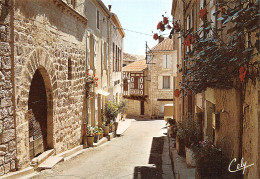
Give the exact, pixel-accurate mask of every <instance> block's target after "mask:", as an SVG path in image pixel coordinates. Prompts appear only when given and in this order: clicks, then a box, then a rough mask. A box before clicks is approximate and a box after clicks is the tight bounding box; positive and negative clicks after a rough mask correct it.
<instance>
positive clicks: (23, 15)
mask: <svg viewBox="0 0 260 179" xmlns="http://www.w3.org/2000/svg"><path fill="white" fill-rule="evenodd" d="M0 6H1V17H0V31H1V46H0V58H1V60H0V101H1V104H0V111H1V115H0V130H1V134H0V154H1V155H0V175H3V174H6V173H9V172H10V171H16V170H20V169H22V168H25V167H28V166H29V165H30V162H31V161H32V159H33V158H34V157H35V156H38V155H39V154H41V153H43V152H45V151H47V150H50V149H53V151H54V154H59V153H61V152H63V151H67V150H69V149H72V148H74V147H76V146H79V145H80V144H82V142H83V140H82V139H83V126H84V123H86V122H88V123H89V124H91V125H93V126H96V125H100V123H101V121H100V119H101V115H102V113H101V112H102V105H103V104H104V102H105V97H104V98H103V96H107V95H108V93H107V92H108V91H109V89H110V85H111V84H112V82H111V81H113V82H114V81H118V78H117V75H114V76H113V73H114V71H113V70H112V64H113V63H112V60H113V58H112V57H111V54H112V52H110V51H111V49H112V45H111V43H112V42H116V43H117V44H116V47H117V52H116V54H117V68H118V69H117V73H118V75H121V72H120V70H121V68H120V67H121V64H122V62H121V61H120V60H122V58H121V56H122V51H123V36H124V33H123V31H122V30H121V29H120V28H121V26H120V22H119V20H118V18H115V17H116V15H115V14H113V13H111V12H110V11H109V9H107V8H106V7H105V6H104V4H103V3H102V1H100V0H96V1H90V0H89V1H87V0H70V1H68V0H50V1H49V0H46V1H17V0H6V1H3V2H2V3H0ZM113 18H114V19H113ZM112 24H113V25H115V26H116V27H117V28H113V29H112V27H113V25H112ZM112 30H113V33H112ZM115 34H116V35H115ZM113 38H115V39H113ZM110 68H111V69H110ZM86 73H92V74H95V75H96V76H97V77H98V78H99V80H98V86H97V87H95V89H94V91H93V92H94V98H93V99H91V100H90V99H88V98H87V96H86V94H87V88H86V85H87V84H86ZM118 83H120V81H119V82H118ZM120 87H121V86H120V84H117V86H115V85H114V84H113V85H112V89H115V90H113V93H111V94H112V95H114V96H115V97H116V94H117V96H120V92H121V88H120Z"/></svg>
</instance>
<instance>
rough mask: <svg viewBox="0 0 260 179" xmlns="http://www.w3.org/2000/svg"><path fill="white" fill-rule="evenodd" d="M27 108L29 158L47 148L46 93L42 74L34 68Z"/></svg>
mask: <svg viewBox="0 0 260 179" xmlns="http://www.w3.org/2000/svg"><path fill="white" fill-rule="evenodd" d="M28 109H29V111H31V113H32V116H31V117H30V119H29V121H28V123H29V151H30V159H32V158H34V157H35V156H37V155H39V154H41V153H43V152H44V151H46V150H47V149H48V145H47V95H46V88H45V83H44V79H43V76H42V74H41V72H40V71H39V69H38V70H36V72H35V74H34V76H33V79H32V82H31V87H30V92H29V101H28Z"/></svg>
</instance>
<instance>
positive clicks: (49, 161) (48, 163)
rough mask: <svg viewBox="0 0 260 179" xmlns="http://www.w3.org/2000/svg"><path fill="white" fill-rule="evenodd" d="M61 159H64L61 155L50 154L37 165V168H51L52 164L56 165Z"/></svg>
mask: <svg viewBox="0 0 260 179" xmlns="http://www.w3.org/2000/svg"><path fill="white" fill-rule="evenodd" d="M63 160H64V158H63V157H59V156H50V157H49V158H48V159H47V160H45V161H44V162H43V163H42V164H40V165H39V166H38V170H43V169H51V168H52V167H53V166H54V165H56V164H57V163H59V162H61V161H63Z"/></svg>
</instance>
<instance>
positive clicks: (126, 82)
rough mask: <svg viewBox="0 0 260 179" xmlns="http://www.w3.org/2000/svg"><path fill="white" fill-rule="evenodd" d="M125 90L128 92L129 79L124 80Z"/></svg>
mask: <svg viewBox="0 0 260 179" xmlns="http://www.w3.org/2000/svg"><path fill="white" fill-rule="evenodd" d="M123 84H124V85H123V87H124V88H123V89H124V91H128V81H127V78H125V79H124V80H123Z"/></svg>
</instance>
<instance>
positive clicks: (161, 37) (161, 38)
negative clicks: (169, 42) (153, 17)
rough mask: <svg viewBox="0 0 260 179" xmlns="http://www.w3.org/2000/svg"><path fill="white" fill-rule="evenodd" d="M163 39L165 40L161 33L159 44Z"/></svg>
mask: <svg viewBox="0 0 260 179" xmlns="http://www.w3.org/2000/svg"><path fill="white" fill-rule="evenodd" d="M163 40H164V37H163V36H161V35H160V36H159V41H158V44H159V43H161V42H162V41H163Z"/></svg>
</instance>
